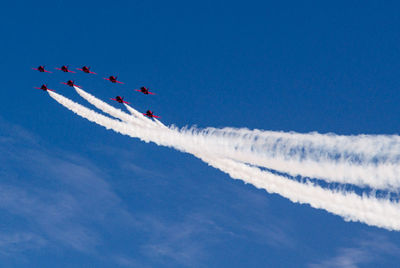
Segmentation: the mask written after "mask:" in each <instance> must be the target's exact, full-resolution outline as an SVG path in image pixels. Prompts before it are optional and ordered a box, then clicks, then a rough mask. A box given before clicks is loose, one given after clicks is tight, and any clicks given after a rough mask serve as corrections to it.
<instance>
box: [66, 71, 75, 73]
mask: <svg viewBox="0 0 400 268" xmlns="http://www.w3.org/2000/svg"><path fill="white" fill-rule="evenodd" d="M67 73H76V72H74V71H70V70H67Z"/></svg>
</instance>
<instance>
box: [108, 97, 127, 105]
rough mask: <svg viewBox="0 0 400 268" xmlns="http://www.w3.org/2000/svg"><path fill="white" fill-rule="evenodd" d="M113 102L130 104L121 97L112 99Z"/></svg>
mask: <svg viewBox="0 0 400 268" xmlns="http://www.w3.org/2000/svg"><path fill="white" fill-rule="evenodd" d="M111 100H115V101H117V102H119V103H126V104H129V102H127V101H124V97H120V96H116V97H115V99H111Z"/></svg>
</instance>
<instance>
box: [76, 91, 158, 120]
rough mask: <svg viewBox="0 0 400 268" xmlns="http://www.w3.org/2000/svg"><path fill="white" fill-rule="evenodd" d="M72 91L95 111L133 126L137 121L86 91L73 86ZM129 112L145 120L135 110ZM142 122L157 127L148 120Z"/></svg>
mask: <svg viewBox="0 0 400 268" xmlns="http://www.w3.org/2000/svg"><path fill="white" fill-rule="evenodd" d="M74 89H75V91H76V92H77V93H78V94H79V95H80V96H81V97H82V98H84V99H85V100H86V101H88V102H89V103H90V104H92V105H93V106H95V107H96V108H97V109H100V110H102V111H103V112H105V113H108V114H109V115H111V116H113V117H115V118H119V119H121V120H123V121H125V122H130V123H133V124H135V123H137V121H135V120H133V119H132V117H131V116H130V115H129V114H127V113H125V112H123V111H121V110H120V109H117V108H114V107H113V106H111V105H109V104H107V103H105V102H103V101H102V100H99V99H98V98H96V97H94V96H93V95H91V94H89V93H87V92H86V91H84V90H82V89H80V88H78V87H75V86H74ZM131 110H132V111H131ZM131 110H130V111H131V113H132V114H133V115H135V116H136V117H138V118H141V119H147V118H144V116H143V115H142V114H141V113H139V112H137V111H136V110H134V109H131ZM143 122H146V123H147V124H148V125H149V126H150V125H152V126H157V125H156V124H155V123H154V122H152V121H151V120H148V121H145V120H143Z"/></svg>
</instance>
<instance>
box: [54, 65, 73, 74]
mask: <svg viewBox="0 0 400 268" xmlns="http://www.w3.org/2000/svg"><path fill="white" fill-rule="evenodd" d="M56 70H60V71H63V72H64V73H75V72H74V71H70V70H69V69H68V66H65V65H63V66H61V68H56Z"/></svg>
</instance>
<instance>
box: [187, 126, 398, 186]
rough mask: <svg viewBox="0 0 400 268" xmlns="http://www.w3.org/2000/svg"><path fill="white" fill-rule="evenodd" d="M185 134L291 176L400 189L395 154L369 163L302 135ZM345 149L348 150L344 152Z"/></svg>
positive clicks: (195, 131) (212, 131) (191, 131)
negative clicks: (306, 138)
mask: <svg viewBox="0 0 400 268" xmlns="http://www.w3.org/2000/svg"><path fill="white" fill-rule="evenodd" d="M181 131H182V132H185V133H187V134H188V135H190V136H193V137H196V138H197V139H199V140H200V141H203V142H204V143H207V144H212V146H213V147H220V150H221V151H224V153H228V152H229V155H230V157H231V158H234V159H236V160H239V161H247V162H249V163H252V164H253V165H257V166H263V167H267V168H270V169H274V170H278V171H281V172H284V173H287V174H290V175H291V176H299V175H300V176H303V177H311V178H319V179H323V180H325V181H327V182H338V183H349V184H354V185H357V186H360V187H365V186H369V187H371V188H374V189H384V190H397V189H396V188H399V187H400V163H399V160H397V162H396V160H395V159H396V157H395V156H394V154H392V156H389V155H390V154H388V155H385V154H384V153H383V152H382V153H380V152H378V153H376V154H375V156H374V157H375V158H371V159H370V160H369V161H366V160H365V159H363V158H362V157H364V156H365V154H364V155H355V154H351V153H350V152H346V150H348V149H349V148H340V146H339V145H337V144H336V145H334V146H333V144H332V143H331V142H327V145H326V146H325V145H324V144H323V141H317V142H316V143H315V142H313V141H310V142H308V141H304V140H301V139H302V138H301V135H300V134H294V136H293V137H287V136H288V134H287V133H283V136H286V137H279V136H278V133H272V134H271V137H264V138H256V137H257V136H256V137H249V136H246V135H237V134H232V133H231V132H224V131H222V130H215V129H205V130H198V129H195V128H190V129H186V130H181ZM245 132H247V131H245ZM257 132H258V131H257ZM263 135H264V136H265V135H266V134H265V133H264V134H263ZM313 135H314V134H313ZM253 136H254V135H253ZM311 136H312V135H311ZM311 136H310V137H311ZM320 136H321V135H320V134H318V135H316V137H320ZM296 137H300V141H296V140H295V139H296ZM310 137H308V138H309V139H310ZM382 137H383V140H384V141H383V142H382V143H385V140H386V138H385V137H384V136H382ZM316 139H317V140H318V138H316ZM360 139H361V138H360ZM366 139H367V141H366V142H365V143H366V144H368V141H371V142H372V141H373V140H374V141H373V142H372V143H371V144H368V146H371V145H373V144H374V143H376V142H377V139H372V138H366ZM327 140H329V139H327ZM393 140H396V138H393ZM359 144H361V142H359ZM357 146H358V145H357ZM357 146H356V147H357ZM368 146H367V147H368ZM335 147H336V148H335ZM344 147H346V146H344ZM383 147H384V146H381V147H380V148H381V149H382V148H383ZM341 149H343V150H345V151H344V152H341V151H340V150H341ZM364 153H366V152H364ZM340 155H341V156H340ZM345 156H346V157H345ZM370 157H372V155H371V156H370ZM364 158H365V157H364ZM373 159H375V162H374V161H373ZM387 159H389V160H387ZM378 161H380V162H378Z"/></svg>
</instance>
